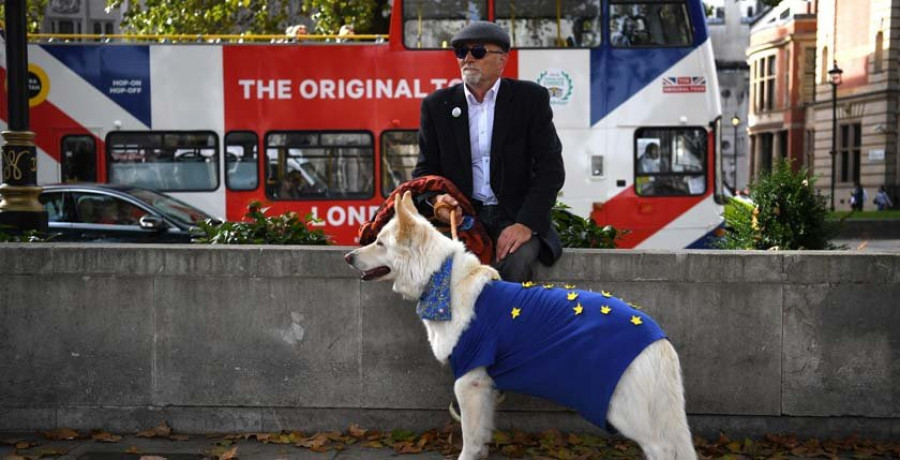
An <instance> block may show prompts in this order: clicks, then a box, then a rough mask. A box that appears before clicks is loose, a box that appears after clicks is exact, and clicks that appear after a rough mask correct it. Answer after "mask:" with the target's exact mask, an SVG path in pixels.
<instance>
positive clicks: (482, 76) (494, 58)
mask: <svg viewBox="0 0 900 460" xmlns="http://www.w3.org/2000/svg"><path fill="white" fill-rule="evenodd" d="M476 45H481V46H484V48H485V49H486V50H487V54H485V56H484V57H483V58H481V59H475V57H474V56H472V52H471V51H470V52H468V53H466V57H465V58H463V59H459V58H457V59H456V62H457V63H458V64H459V70H460V72H461V73H462V79H463V81H464V82H465V83H466V85H467V86H468V87H470V88H482V89H487V88H490V87H491V86H492V85H493V84H494V82H496V81H497V79H498V78H500V74H502V73H503V68H504V67H506V60H507V59H508V58H509V54H508V53H505V52H503V49H502V48H500V46H498V45H495V44H493V43H476V42H465V43H463V44H462V47H463V48H473V47H475V46H476Z"/></svg>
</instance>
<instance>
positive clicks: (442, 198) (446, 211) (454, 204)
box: [434, 193, 463, 224]
mask: <svg viewBox="0 0 900 460" xmlns="http://www.w3.org/2000/svg"><path fill="white" fill-rule="evenodd" d="M438 203H447V205H438ZM454 210H455V211H456V219H457V220H461V219H462V215H463V214H462V208H461V207H460V206H459V202H458V201H456V200H454V199H453V197H452V196H450V195H449V194H446V193H445V194H443V195H438V196H436V197H434V217H436V218H437V220H439V221H441V222H444V223H446V224H449V223H450V211H454Z"/></svg>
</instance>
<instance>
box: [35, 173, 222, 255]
mask: <svg viewBox="0 0 900 460" xmlns="http://www.w3.org/2000/svg"><path fill="white" fill-rule="evenodd" d="M43 188H44V191H43V193H41V198H40V200H41V203H43V204H44V209H46V210H47V217H48V227H49V229H48V231H49V233H50V234H56V235H57V236H56V237H54V238H53V239H52V241H81V242H124V243H189V242H190V241H191V228H192V227H195V226H196V225H197V222H200V221H203V220H206V219H213V220H218V219H215V218H214V217H212V216H210V215H209V214H207V213H205V212H203V211H201V210H199V209H197V208H195V207H193V206H191V205H189V204H187V203H184V202H183V201H179V200H177V199H175V198H172V197H170V196H167V195H164V194H162V193H160V192H157V191H154V190H150V189H146V188H141V187H131V186H124V185H112V184H85V183H74V184H60V185H45V186H43Z"/></svg>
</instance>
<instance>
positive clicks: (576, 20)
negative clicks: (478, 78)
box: [494, 0, 602, 48]
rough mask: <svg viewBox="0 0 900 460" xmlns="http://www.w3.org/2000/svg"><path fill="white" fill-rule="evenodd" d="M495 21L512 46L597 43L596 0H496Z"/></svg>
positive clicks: (598, 2) (587, 46)
mask: <svg viewBox="0 0 900 460" xmlns="http://www.w3.org/2000/svg"><path fill="white" fill-rule="evenodd" d="M494 5H495V8H496V14H497V18H496V21H497V25H499V26H500V27H502V28H504V29H505V30H507V31H508V32H509V36H510V40H511V41H512V46H513V47H515V48H592V47H596V46H599V45H600V28H601V23H600V14H601V13H600V12H601V11H602V7H601V3H600V0H588V1H584V0H562V1H556V2H543V1H542V2H529V3H528V4H527V6H526V5H523V2H521V1H520V0H496V1H495V2H494Z"/></svg>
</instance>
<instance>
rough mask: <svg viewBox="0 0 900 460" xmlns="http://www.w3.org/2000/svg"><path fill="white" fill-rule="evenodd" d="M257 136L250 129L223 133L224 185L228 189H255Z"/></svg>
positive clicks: (256, 180)
mask: <svg viewBox="0 0 900 460" xmlns="http://www.w3.org/2000/svg"><path fill="white" fill-rule="evenodd" d="M258 159H259V138H257V137H256V133H253V132H250V131H232V132H230V133H228V134H226V135H225V186H226V187H228V188H229V189H230V190H256V187H257V186H259V166H258V165H259V162H258V161H257V160H258Z"/></svg>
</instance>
